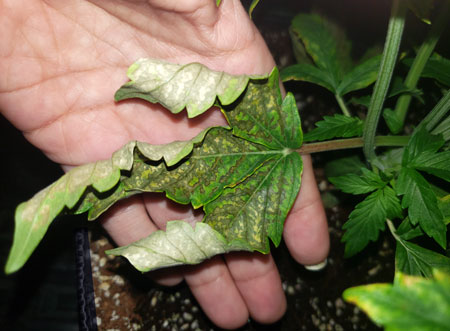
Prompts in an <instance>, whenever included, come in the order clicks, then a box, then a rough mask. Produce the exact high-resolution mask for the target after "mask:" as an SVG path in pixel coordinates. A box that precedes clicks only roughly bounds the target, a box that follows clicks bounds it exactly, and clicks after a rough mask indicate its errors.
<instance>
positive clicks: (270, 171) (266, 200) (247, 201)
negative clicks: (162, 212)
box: [204, 152, 303, 253]
mask: <svg viewBox="0 0 450 331" xmlns="http://www.w3.org/2000/svg"><path fill="white" fill-rule="evenodd" d="M302 169H303V166H302V160H301V157H300V155H299V154H298V153H296V152H292V153H290V154H287V155H282V156H278V157H274V158H272V159H270V160H269V161H267V162H266V163H265V164H264V165H263V166H262V167H261V168H259V169H258V170H257V171H256V172H255V173H254V174H253V175H252V176H251V177H249V178H247V179H246V180H245V182H243V183H240V184H239V185H237V186H235V187H231V188H227V189H225V191H224V193H223V194H222V195H221V196H220V197H218V198H217V199H216V200H214V201H211V202H210V203H209V204H207V205H206V206H205V214H206V216H205V219H204V222H205V223H207V224H209V225H210V226H211V227H212V228H214V229H215V230H217V231H218V232H220V233H221V234H222V235H223V236H224V237H225V238H226V240H227V242H228V243H231V244H234V243H236V244H238V245H241V244H242V243H247V244H248V245H250V247H251V248H252V250H258V251H260V252H263V253H268V252H269V251H270V247H269V241H268V240H267V237H269V238H270V239H272V241H273V243H274V244H275V246H278V245H279V243H280V241H281V235H282V233H283V223H284V220H285V218H286V216H287V213H288V212H289V210H290V209H291V207H292V204H293V203H294V201H295V198H296V196H297V193H298V191H299V189H300V182H301V173H302Z"/></svg>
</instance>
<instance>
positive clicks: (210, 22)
mask: <svg viewBox="0 0 450 331" xmlns="http://www.w3.org/2000/svg"><path fill="white" fill-rule="evenodd" d="M0 26H2V38H0V58H1V59H0V70H1V72H2V75H1V76H0V109H1V111H2V114H3V115H4V116H5V117H6V118H8V120H10V121H11V122H12V123H13V124H14V125H15V126H16V127H17V128H18V129H20V130H21V131H23V133H24V135H25V137H26V138H27V139H28V140H29V141H30V142H31V143H32V144H34V145H35V146H37V147H38V148H40V149H41V150H42V151H43V152H44V153H45V154H46V155H47V156H48V157H49V158H50V159H52V160H53V161H55V162H57V163H59V164H61V165H62V166H63V168H64V169H66V170H67V169H69V168H70V167H73V166H77V165H80V164H84V163H87V162H93V161H97V160H99V159H107V158H109V157H110V156H111V154H112V152H114V151H115V150H117V149H119V148H120V147H121V146H122V145H124V144H125V143H126V142H128V141H129V140H140V141H146V142H150V143H153V144H162V143H168V142H171V141H173V140H184V139H189V138H191V137H193V136H194V135H195V134H197V133H198V132H200V131H201V130H202V129H203V128H205V127H209V126H212V125H221V124H225V121H224V119H223V117H222V115H221V114H220V112H217V111H214V112H207V113H205V114H204V115H202V116H200V117H198V118H196V119H190V120H189V121H188V120H187V118H186V117H184V116H182V115H172V114H170V113H169V112H167V111H164V110H162V109H161V107H160V106H158V105H153V104H148V103H144V102H141V101H137V100H133V101H131V102H129V101H127V102H121V103H115V102H114V100H113V95H114V92H115V91H116V90H117V89H118V87H120V86H121V85H122V84H123V83H124V80H125V78H124V72H125V71H126V68H127V67H128V66H129V65H130V64H131V63H133V62H134V61H135V60H136V59H137V58H140V57H152V58H160V59H164V60H167V61H170V62H174V63H188V62H200V63H202V64H205V65H206V66H208V67H210V68H211V69H213V70H222V71H226V72H228V73H234V74H242V73H246V74H262V73H267V72H270V70H271V69H272V68H273V66H274V62H273V59H272V57H271V55H270V53H269V51H268V49H267V47H266V45H265V43H264V41H263V40H262V38H261V36H260V35H259V33H258V31H257V30H256V28H255V27H254V25H253V24H252V22H251V21H250V20H249V18H248V16H247V14H246V13H245V11H244V10H243V8H242V6H241V4H240V2H239V1H236V0H223V1H222V4H221V5H220V6H219V8H217V7H216V5H215V1H213V0H191V1H176V0H149V1H139V0H134V1H131V0H129V1H126V0H111V1H104V0H93V1H81V0H80V1H59V0H46V1H42V0H28V1H24V0H11V1H8V0H0ZM303 159H304V163H305V164H304V174H303V181H302V187H301V190H300V195H299V198H298V199H297V201H296V203H295V204H294V206H293V208H292V210H291V212H290V214H289V216H288V218H287V219H286V223H285V230H284V240H285V242H286V245H287V246H288V248H289V250H290V252H291V254H292V255H293V257H294V258H295V259H296V260H297V261H298V262H299V263H302V264H316V263H318V262H320V261H322V260H324V259H325V257H326V255H327V253H328V247H329V241H328V232H327V228H326V219H325V214H324V211H323V207H322V204H321V201H320V196H319V193H318V190H317V187H316V184H315V180H314V176H313V172H312V166H311V161H310V158H309V157H304V158H303ZM200 217H201V215H199V213H198V212H195V211H192V210H191V209H189V208H186V207H179V206H178V205H177V206H175V205H174V204H173V203H171V202H169V201H167V200H166V199H164V198H161V196H159V195H155V194H145V195H142V196H139V197H133V198H130V199H128V200H125V201H122V202H120V203H118V204H117V205H116V206H114V207H113V208H112V209H111V210H109V211H108V212H107V213H106V214H105V215H104V217H103V219H102V222H103V225H104V227H105V228H106V230H107V231H108V232H109V233H110V235H111V236H112V238H113V239H114V240H115V241H116V243H117V244H119V245H125V244H128V243H130V242H133V241H136V240H138V239H140V238H142V237H145V236H147V235H148V234H150V233H151V232H153V231H155V230H156V229H158V228H164V227H165V223H166V222H167V221H168V220H172V219H186V220H187V221H195V220H198V219H199V218H200ZM153 277H154V279H156V280H157V281H158V282H160V283H162V284H176V283H178V282H179V281H181V280H182V279H183V278H184V279H185V280H186V282H187V283H188V284H189V286H190V288H191V290H192V292H193V294H194V295H195V297H196V298H197V300H198V302H199V304H200V305H201V306H202V308H203V310H204V311H205V313H206V314H207V315H208V316H209V317H210V318H211V320H212V321H213V322H214V323H216V324H217V325H218V326H220V327H224V328H236V327H239V326H241V325H243V324H244V323H245V322H246V321H247V319H248V317H249V316H251V317H252V318H253V319H255V320H257V321H259V322H262V323H269V322H274V321H276V320H277V319H279V318H280V317H281V316H282V314H283V313H284V311H285V309H286V301H285V297H284V294H283V290H282V288H281V282H280V278H279V274H278V271H277V269H276V266H275V264H274V262H273V259H272V258H271V256H270V255H261V254H250V253H232V254H228V255H226V256H224V257H216V258H213V259H211V260H209V261H206V262H204V263H202V264H201V265H198V266H189V267H181V268H172V269H167V270H165V271H163V272H159V273H153Z"/></svg>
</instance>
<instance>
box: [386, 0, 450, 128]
mask: <svg viewBox="0 0 450 331" xmlns="http://www.w3.org/2000/svg"><path fill="white" fill-rule="evenodd" d="M449 10H450V2H448V1H445V2H444V4H443V8H441V11H440V14H439V16H438V17H437V19H436V22H435V23H434V24H433V25H432V26H431V30H430V32H429V33H428V36H427V38H426V39H425V40H424V42H423V44H422V46H421V47H420V49H419V51H418V52H417V55H416V58H415V59H414V62H413V64H412V65H411V68H410V69H409V72H408V75H407V76H406V78H405V82H404V85H405V87H407V88H408V89H413V88H415V87H416V85H417V82H418V81H419V78H420V75H421V74H422V71H423V68H425V65H426V64H427V61H428V59H429V57H430V56H431V53H433V50H434V48H435V46H436V43H437V42H438V40H439V38H440V36H441V35H442V32H443V31H444V29H445V26H446V24H447V21H448V13H449ZM411 98H412V96H411V95H410V94H403V95H401V96H400V97H399V98H398V100H397V104H396V106H395V115H396V116H397V118H398V120H399V121H400V123H401V126H400V127H399V129H398V130H395V128H390V129H391V132H392V133H398V132H399V131H400V130H401V128H403V123H404V122H405V117H406V113H407V112H408V107H409V104H410V102H411Z"/></svg>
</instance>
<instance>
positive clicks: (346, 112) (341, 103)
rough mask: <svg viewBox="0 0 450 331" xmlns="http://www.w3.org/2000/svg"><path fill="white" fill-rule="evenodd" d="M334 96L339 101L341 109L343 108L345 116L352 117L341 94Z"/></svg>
mask: <svg viewBox="0 0 450 331" xmlns="http://www.w3.org/2000/svg"><path fill="white" fill-rule="evenodd" d="M334 96H335V97H336V100H337V102H338V104H339V107H341V110H342V113H343V114H344V115H345V116H352V115H351V114H350V111H349V110H348V108H347V106H346V104H345V101H344V100H343V99H342V97H341V96H340V95H339V94H335V95H334Z"/></svg>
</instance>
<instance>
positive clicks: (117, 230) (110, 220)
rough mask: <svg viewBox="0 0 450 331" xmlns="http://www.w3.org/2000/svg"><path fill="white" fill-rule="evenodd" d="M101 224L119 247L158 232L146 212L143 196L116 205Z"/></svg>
mask: <svg viewBox="0 0 450 331" xmlns="http://www.w3.org/2000/svg"><path fill="white" fill-rule="evenodd" d="M101 223H102V225H103V227H104V228H105V230H106V231H107V232H108V233H109V235H110V236H111V238H112V239H113V240H114V241H115V242H116V244H117V245H119V246H124V245H128V244H130V243H132V242H135V241H137V240H139V239H142V238H145V237H147V236H148V235H149V234H150V233H152V232H154V231H156V230H157V227H156V225H155V224H153V222H152V221H151V220H150V218H149V216H148V214H147V211H146V210H145V207H144V205H143V203H142V197H141V196H135V197H131V198H129V199H125V200H122V201H119V202H118V203H116V204H115V205H114V206H112V207H111V208H110V209H109V210H108V211H107V212H106V213H104V214H103V216H102V219H101Z"/></svg>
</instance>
